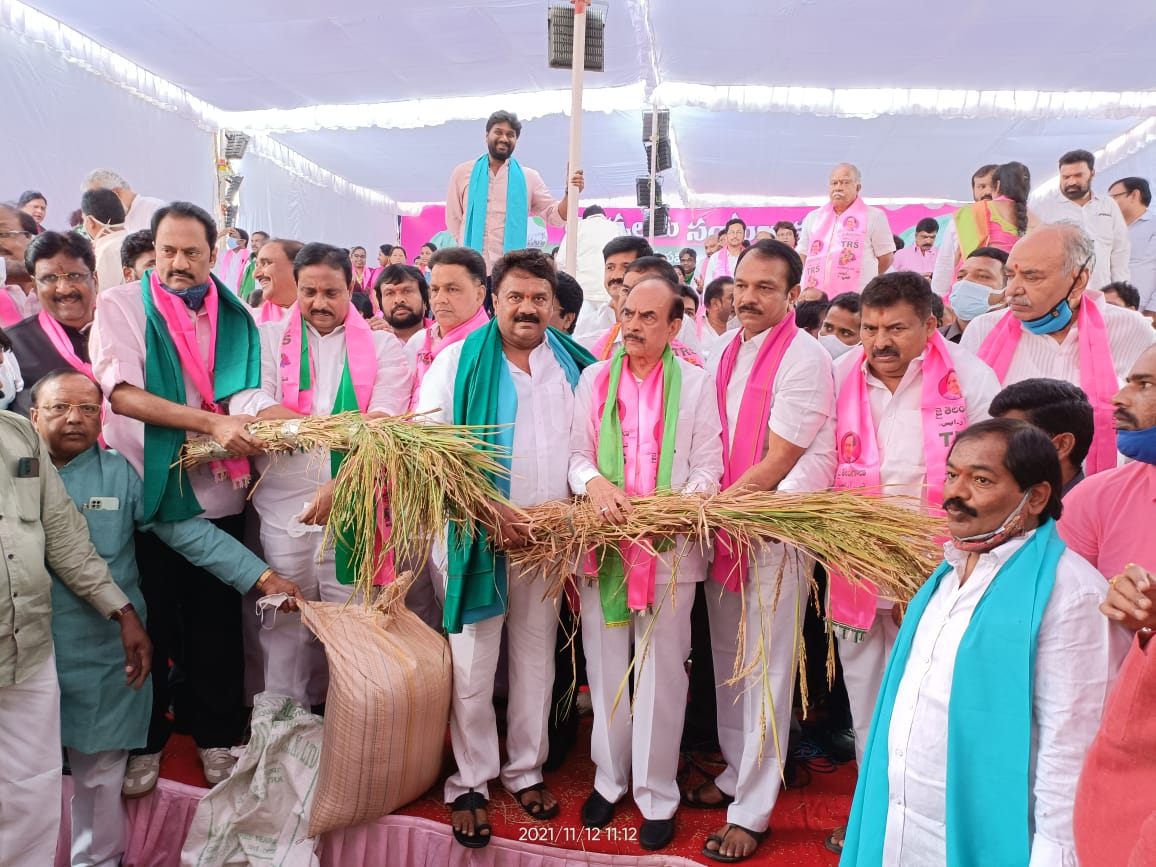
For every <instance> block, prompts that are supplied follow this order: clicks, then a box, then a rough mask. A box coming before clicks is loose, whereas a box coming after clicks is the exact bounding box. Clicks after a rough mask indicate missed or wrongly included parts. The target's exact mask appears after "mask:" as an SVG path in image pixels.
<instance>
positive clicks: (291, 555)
mask: <svg viewBox="0 0 1156 867" xmlns="http://www.w3.org/2000/svg"><path fill="white" fill-rule="evenodd" d="M323 536H324V533H307V534H305V535H304V536H298V537H293V536H289V535H287V534H286V533H282V532H274V531H266V530H265V529H262V530H261V547H262V548H264V550H265V561H266V562H267V563H268V564H269V565H270V566H271V567H272V568H273V571H275V572H276V573H277V574H278V575H280V576H281V577H282V578H285V579H287V580H289V581H292V582H293V583H294V584H296V585H297V586H298V587H300V588H301V594H302V595H303V596H304V597H305V598H306V599H310V600H312V601H314V602H317V601H321V602H338V603H344V602H346V601H348V600H349V597H350V594H351V592H352V590H353V588H352V587H349V586H347V585H344V584H340V583H338V581H337V563H336V561H335V560H334V556H333V548H332V547H329V548H328V549H327V550H326V551H325V555H324V557H323V558H322V559H321V560H320V562H318V555H319V554H320V553H321V540H322V538H323ZM258 640H259V641H260V644H261V652H262V656H263V661H264V669H265V691H266V692H270V693H275V694H277V695H287V696H289V697H290V698H292V699H294V700H296V701H298V702H300V703H301V704H302V705H304V706H305V707H310V706H311V705H315V704H320V703H321V702H323V701H325V693H326V691H327V689H328V685H329V669H328V666H327V664H326V662H325V649H324V647H323V646H322V644H321V642H320V641H318V640H317V638H316V636H314V635H313V633H312V632H310V631H309V630H308V629H307V628H306V627H305V625H304V624H303V623H302V622H301V615H300V614H297V613H295V612H294V613H289V614H286V613H284V612H281V611H278V612H273V611H267V612H265V613H264V614H263V615H262V625H261V631H260V633H259V636H258Z"/></svg>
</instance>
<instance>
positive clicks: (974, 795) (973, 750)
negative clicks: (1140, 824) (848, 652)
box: [841, 418, 1128, 867]
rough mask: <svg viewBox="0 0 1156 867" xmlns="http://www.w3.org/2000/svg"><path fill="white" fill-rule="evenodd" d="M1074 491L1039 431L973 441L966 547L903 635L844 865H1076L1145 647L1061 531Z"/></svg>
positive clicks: (967, 443) (961, 464) (911, 612)
mask: <svg viewBox="0 0 1156 867" xmlns="http://www.w3.org/2000/svg"><path fill="white" fill-rule="evenodd" d="M1060 478H1061V476H1060V464H1059V457H1058V456H1057V454H1056V449H1055V446H1053V445H1052V443H1051V440H1049V439H1048V436H1047V434H1045V433H1044V432H1043V431H1041V430H1040V429H1039V428H1036V427H1034V426H1033V425H1030V424H1028V423H1027V422H1023V421H1016V420H1013V419H1003V418H1001V419H989V420H988V421H985V422H980V423H979V424H977V425H973V426H971V427H969V428H968V429H966V430H965V431H963V432H962V433H960V434H959V435H958V436H957V437H956V439H955V443H954V445H953V446H952V448H951V452H950V453H949V455H948V459H947V476H946V481H945V484H944V490H943V493H944V501H943V507H944V510H945V511H946V512H947V526H948V532H949V533H950V534H951V540H950V541H948V542H947V543H945V545H944V562H943V564H942V565H940V567H939V568H938V569H936V570H935V572H934V573H933V574H932V576H931V577H930V578H929V579H928V580H927V582H926V583H925V584H924V585H923V587H922V589H921V590H920V591H919V592H918V593H917V594H916V595H915V598H914V599H912V600H911V602H910V604H909V605H908V607H907V611H906V614H905V616H904V619H903V625H902V626H901V627H900V629H899V634H898V636H897V637H896V640H895V648H894V650H893V651H892V653H891V658H890V660H889V661H888V664H887V671H886V673H885V674H884V677H883V684H882V687H881V689H880V695H879V701H878V703H877V705H876V706H875V716H874V719H873V720H872V724H871V734H870V736H869V738H868V743H867V750H866V754H865V756H864V760H863V764H862V765H861V766H860V769H859V781H858V785H857V786H856V789H855V800H854V803H853V805H852V807H851V817H850V820H849V822H848V825H847V837H846V844H845V847H844V849H843V858H842V861H841V863H842V864H844V865H853V867H866V865H876V867H877V865H879V864H943V863H947V864H968V863H976V862H977V861H978V862H983V863H993V864H995V863H998V864H1029V863H1030V864H1075V863H1076V852H1075V843H1074V840H1073V832H1072V813H1073V801H1074V799H1073V792H1074V791H1075V789H1076V782H1077V779H1078V777H1079V774H1080V768H1081V766H1082V765H1083V763H1084V756H1085V754H1086V753H1087V751H1088V748H1089V746H1090V745H1091V743H1092V739H1093V737H1094V735H1095V733H1096V729H1097V728H1098V726H1099V724H1100V718H1101V712H1102V709H1103V707H1104V701H1105V698H1106V697H1107V695H1108V690H1109V687H1110V686H1111V683H1112V680H1113V678H1114V677H1115V672H1116V669H1117V667H1118V665H1119V663H1120V661H1121V660H1122V659H1123V657H1124V654H1125V652H1126V650H1127V640H1128V639H1127V636H1126V634H1123V632H1122V631H1119V632H1118V631H1117V628H1116V627H1115V626H1114V625H1112V624H1110V623H1109V622H1108V621H1107V619H1105V618H1104V617H1102V616H1101V615H1100V613H1099V612H1098V611H1097V606H1098V605H1099V603H1100V602H1102V601H1103V600H1104V597H1105V595H1106V593H1107V584H1106V583H1105V581H1104V579H1103V578H1102V577H1101V576H1100V575H1099V574H1098V573H1097V572H1096V570H1095V569H1094V568H1092V567H1091V566H1089V565H1088V563H1087V562H1086V561H1085V560H1083V559H1082V558H1081V557H1079V556H1078V555H1076V554H1075V552H1073V551H1071V550H1069V549H1068V547H1067V546H1066V545H1065V544H1064V541H1063V539H1062V538H1060V535H1059V534H1058V533H1057V532H1056V521H1057V520H1058V519H1059V518H1060V516H1061V514H1062V513H1063V511H1064V505H1063V504H1062V503H1061V500H1060V487H1061V481H1060ZM978 852H982V855H979V854H977V853H978Z"/></svg>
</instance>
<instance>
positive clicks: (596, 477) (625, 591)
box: [570, 275, 722, 850]
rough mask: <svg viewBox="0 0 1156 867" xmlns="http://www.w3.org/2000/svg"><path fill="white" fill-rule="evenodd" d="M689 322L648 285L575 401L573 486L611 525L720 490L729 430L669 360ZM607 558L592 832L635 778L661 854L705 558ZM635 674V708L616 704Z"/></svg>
mask: <svg viewBox="0 0 1156 867" xmlns="http://www.w3.org/2000/svg"><path fill="white" fill-rule="evenodd" d="M681 320H682V298H681V297H680V295H679V289H678V285H677V284H675V283H672V282H670V281H669V280H667V279H666V278H665V277H660V276H654V275H650V276H646V277H643V278H642V279H641V280H640V281H639V282H638V283H637V284H635V285H634V287H633V288H632V289H631V290H630V292H629V294H628V295H627V297H626V300H625V301H624V302H623V305H622V329H623V342H622V344H621V345H620V346H619V348H618V349H617V350H616V351H615V353H614V356H613V357H612V358H611V359H610V360H609V361H606V362H601V363H599V364H596V365H593V366H591V367H588V368H587V369H586V370H585V371H584V372H583V374H582V379H581V380H580V382H579V384H578V389H577V391H576V392H575V413H574V424H573V428H572V431H571V437H570V448H571V453H570V488H571V490H573V491H574V493H575V494H577V495H579V496H582V495H586V496H588V497H589V498H590V501H591V502H592V503H594V504H595V506H597V507H598V510H599V512H601V513H602V515H603V519H604V520H605V521H607V522H608V523H613V524H621V523H623V522H624V521H625V520H626V519H627V516H628V515H629V514H630V512H631V510H632V507H631V504H630V497H631V496H645V495H648V494H653V493H654V492H655V491H657V490H676V491H683V492H684V493H703V494H711V493H714V492H715V491H716V490H717V489H718V480H719V477H720V476H721V475H722V440H721V437H720V435H721V433H722V430H721V426H720V423H719V415H718V409H717V405H716V402H715V399H714V394H713V386H714V383H713V381H712V379H711V377H710V375H709V374H708V373H707V372H706V371H704V370H703V369H702V368H701V367H695V366H694V365H692V364H690V363H688V362H686V361H683V360H682V359H679V358H677V357H675V355H674V353H673V352H672V351H671V347H670V342H671V340H672V339H673V338H674V335H675V334H677V333H678V331H679V327H680V325H681ZM596 556H597V558H598V567H597V569H596V571H595V574H596V576H597V580H596V581H594V580H590V581H585V582H582V584H581V595H582V609H583V611H584V612H585V616H584V617H583V618H582V638H583V642H582V643H583V648H584V650H585V654H586V670H587V673H588V676H589V679H590V697H591V700H592V702H593V706H594V729H593V733H592V736H591V757H592V759H593V760H594V765H595V768H596V774H595V778H594V791H593V792H592V793H591V794H590V796H589V798H587V800H586V803H585V805H584V806H583V808H582V823H583V825H585V826H586V827H589V828H601V827H605V826H606V825H608V824H609V823H610V822H611V821H612V820H613V818H614V812H615V805H616V804H617V802H618V801H619V800H620V799H621V798H622V797H623V796H624V795H625V794H626V792H627V790H628V789H629V788H630V787H631V779H632V775H633V792H634V800H635V803H636V804H637V806H638V808H639V810H640V811H641V813H642V817H643V822H642V827H641V830H640V832H639V843H640V844H641V845H642V848H644V849H648V850H656V849H662V848H663V847H665V846H666V845H667V844H669V843H670V841H671V839H672V838H673V837H674V814H675V811H676V810H677V809H678V803H679V791H678V783H677V782H676V780H675V772H676V771H677V769H678V757H679V741H680V739H681V736H682V721H683V716H684V714H685V711H686V690H687V683H688V680H687V674H686V666H685V661H686V659H687V657H688V656H689V655H690V649H691V647H690V645H691V621H690V615H691V606H692V603H693V602H694V595H695V594H694V586H695V583H696V582H701V581H702V580H703V579H704V578H705V577H706V559H705V556H704V554H703V552H702V551H701V550H700V548H699V546H698V545H696V544H692V543H689V542H688V541H687V539H686V538H685V537H680V538H678V539H675V540H674V544H673V546H672V547H671V548H670V549H669V550H666V551H663V552H662V553H660V554H657V555H655V554H654V553H652V552H648V551H646V550H644V547H643V546H642V545H636V544H623V545H621V546H619V548H618V549H616V550H604V551H600V552H597V554H596ZM676 563H677V568H678V571H677V575H676V574H674V568H675V564H676ZM676 585H678V587H681V591H682V592H681V593H679V592H678V589H677V587H676ZM632 660H638V661H639V662H638V664H637V666H636V667H632V665H631V663H632ZM628 676H631V677H632V679H633V683H634V689H633V693H632V695H633V700H632V701H631V702H629V703H627V702H623V703H621V704H620V705H619V706H618V707H617V709H615V708H614V704H615V697H616V695H617V692H618V690H619V688H620V686H621V684H622V683H623V682H624V681H625V679H626V678H627V677H628Z"/></svg>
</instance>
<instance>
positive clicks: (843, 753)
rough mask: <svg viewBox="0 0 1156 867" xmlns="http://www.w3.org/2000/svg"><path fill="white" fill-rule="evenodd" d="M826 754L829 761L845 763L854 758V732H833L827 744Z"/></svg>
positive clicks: (848, 730)
mask: <svg viewBox="0 0 1156 867" xmlns="http://www.w3.org/2000/svg"><path fill="white" fill-rule="evenodd" d="M827 752H828V755H830V756H831V761H834V762H842V763H844V764H845V763H847V762H849V761H852V760H853V759H854V758H855V730H854V729H843V730H841V731H833V732H831V734H830V739H829V740H828V742H827Z"/></svg>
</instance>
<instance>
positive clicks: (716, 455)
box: [682, 375, 723, 494]
mask: <svg viewBox="0 0 1156 867" xmlns="http://www.w3.org/2000/svg"><path fill="white" fill-rule="evenodd" d="M684 382H685V380H684ZM682 400H683V401H684V402H689V406H688V409H690V410H691V413H692V416H691V417H692V418H693V422H694V428H693V433H692V435H691V442H690V475H689V476H688V477H687V480H686V485H684V486H683V491H684V492H686V493H688V494H698V493H708V494H713V493H715V492H716V491H718V488H719V481H720V480H721V479H722V474H723V447H722V419H721V417H720V416H719V411H718V398H717V397H716V395H715V389H714V377H712V376H709V375H704V376H702V377H701V380H700V385H699V388H697V389H696V390H695V391H694V392H691V393H688V391H687V389H686V388H685V387H684V388H683V393H682Z"/></svg>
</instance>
